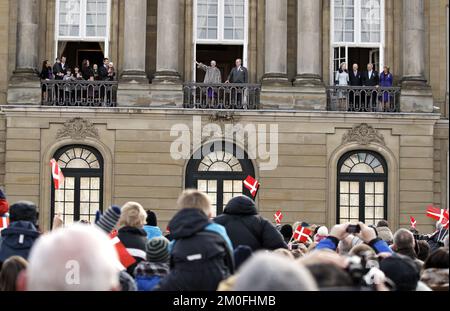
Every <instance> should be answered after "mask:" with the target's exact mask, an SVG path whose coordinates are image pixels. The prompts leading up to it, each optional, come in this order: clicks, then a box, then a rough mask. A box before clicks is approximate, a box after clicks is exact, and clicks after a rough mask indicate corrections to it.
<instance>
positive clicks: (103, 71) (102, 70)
mask: <svg viewBox="0 0 450 311" xmlns="http://www.w3.org/2000/svg"><path fill="white" fill-rule="evenodd" d="M108 69H109V59H108V58H104V59H103V66H100V67H99V68H98V75H99V76H100V80H103V81H105V80H107V79H108Z"/></svg>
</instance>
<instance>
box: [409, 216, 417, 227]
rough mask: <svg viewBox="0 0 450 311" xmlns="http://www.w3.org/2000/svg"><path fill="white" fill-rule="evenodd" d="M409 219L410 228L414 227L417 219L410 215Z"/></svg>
mask: <svg viewBox="0 0 450 311" xmlns="http://www.w3.org/2000/svg"><path fill="white" fill-rule="evenodd" d="M409 219H410V220H411V228H414V229H416V225H417V221H416V219H415V218H414V217H412V216H410V217H409Z"/></svg>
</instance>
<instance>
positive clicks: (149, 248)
mask: <svg viewBox="0 0 450 311" xmlns="http://www.w3.org/2000/svg"><path fill="white" fill-rule="evenodd" d="M145 251H146V253H147V260H146V261H141V262H140V263H139V264H138V265H137V267H136V269H135V270H134V276H135V279H136V284H137V288H138V290H139V291H152V290H153V289H154V288H155V286H156V285H158V284H159V282H160V281H161V279H162V278H164V277H166V276H167V275H168V274H169V270H170V267H169V260H170V254H169V240H167V239H166V238H165V237H162V236H161V237H155V238H153V239H151V240H148V242H147V244H146V245H145Z"/></svg>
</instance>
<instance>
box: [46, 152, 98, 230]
mask: <svg viewBox="0 0 450 311" xmlns="http://www.w3.org/2000/svg"><path fill="white" fill-rule="evenodd" d="M54 158H55V159H56V160H57V161H58V165H59V166H60V168H61V170H62V172H63V174H64V177H65V178H64V183H63V185H62V186H61V187H60V189H58V190H55V187H54V185H53V180H52V205H51V206H52V215H51V216H52V219H53V216H54V215H55V214H61V215H62V217H63V220H64V223H65V224H71V223H74V222H77V221H80V220H85V221H88V222H90V223H92V222H93V221H94V219H95V213H96V212H97V211H98V210H102V209H103V204H102V203H103V158H102V156H101V154H100V153H99V152H98V151H97V150H96V149H94V148H92V147H89V146H82V145H72V146H66V147H63V148H61V149H59V150H58V151H57V152H56V153H55V156H54Z"/></svg>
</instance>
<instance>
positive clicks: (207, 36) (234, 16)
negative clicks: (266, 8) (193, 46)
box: [196, 0, 246, 42]
mask: <svg viewBox="0 0 450 311" xmlns="http://www.w3.org/2000/svg"><path fill="white" fill-rule="evenodd" d="M245 11H246V0H197V8H196V12H197V17H196V25H197V27H196V30H197V36H196V39H197V41H242V42H243V41H244V40H245V27H246V26H245V24H246V14H245Z"/></svg>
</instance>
